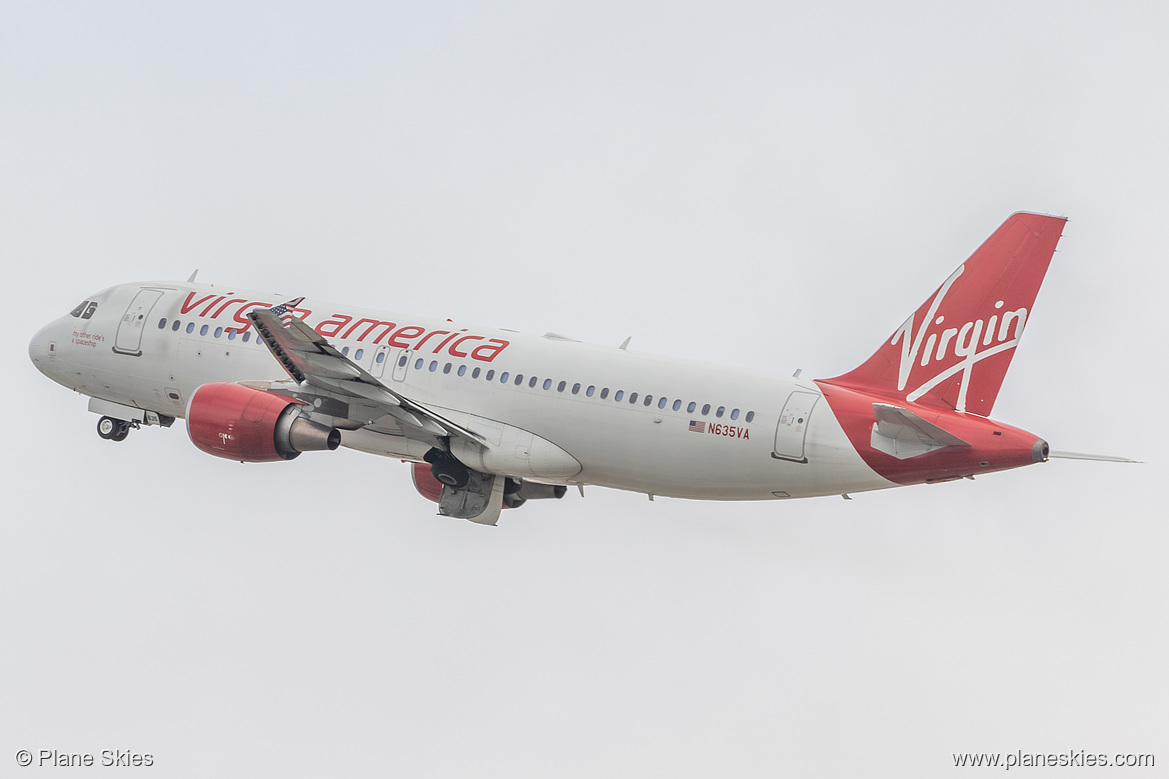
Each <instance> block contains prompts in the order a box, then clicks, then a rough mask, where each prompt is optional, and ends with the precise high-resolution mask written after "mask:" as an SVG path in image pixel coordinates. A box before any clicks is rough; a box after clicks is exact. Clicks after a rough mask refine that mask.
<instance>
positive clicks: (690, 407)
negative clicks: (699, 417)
mask: <svg viewBox="0 0 1169 779" xmlns="http://www.w3.org/2000/svg"><path fill="white" fill-rule="evenodd" d="M696 407H697V404H696V403H695V402H694V401H693V400H692V401H690V402H689V403H687V404H686V411H687V412H688V413H690V414H693V413H694V409H695V408H696Z"/></svg>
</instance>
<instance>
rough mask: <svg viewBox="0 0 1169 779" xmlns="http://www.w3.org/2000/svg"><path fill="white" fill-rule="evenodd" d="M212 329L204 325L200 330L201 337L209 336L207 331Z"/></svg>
mask: <svg viewBox="0 0 1169 779" xmlns="http://www.w3.org/2000/svg"><path fill="white" fill-rule="evenodd" d="M210 329H211V328H210V327H208V326H207V325H203V326H202V327H200V328H199V335H207V331H208V330H210Z"/></svg>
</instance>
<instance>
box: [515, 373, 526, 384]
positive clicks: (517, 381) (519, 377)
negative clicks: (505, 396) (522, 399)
mask: <svg viewBox="0 0 1169 779" xmlns="http://www.w3.org/2000/svg"><path fill="white" fill-rule="evenodd" d="M523 383H524V374H522V373H517V374H516V375H515V385H516V386H517V387H518V386H520V385H521V384H523Z"/></svg>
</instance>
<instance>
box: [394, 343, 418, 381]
mask: <svg viewBox="0 0 1169 779" xmlns="http://www.w3.org/2000/svg"><path fill="white" fill-rule="evenodd" d="M413 354H414V353H413V352H411V351H410V350H409V349H403V350H402V351H401V352H399V354H398V359H397V360H395V361H394V381H403V380H404V379H405V378H406V371H408V370H410V358H411V357H412V356H413Z"/></svg>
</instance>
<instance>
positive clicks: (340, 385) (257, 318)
mask: <svg viewBox="0 0 1169 779" xmlns="http://www.w3.org/2000/svg"><path fill="white" fill-rule="evenodd" d="M277 310H279V307H278V309H277ZM247 317H248V319H250V320H251V321H252V324H253V325H255V328H256V334H257V335H258V336H259V337H260V338H261V339H262V340H263V341H264V344H265V345H266V346H267V347H268V349H269V350H270V351H271V352H272V354H273V355H274V356H275V357H276V359H277V360H278V361H279V362H280V364H281V365H282V366H283V367H284V370H285V371H287V372H288V375H289V376H290V377H292V379H293V380H294V381H295V382H297V385H298V386H297V387H296V388H295V389H294V390H292V391H287V392H283V393H282V394H295V395H297V396H298V397H301V399H303V395H304V394H306V392H307V394H309V395H313V396H316V397H317V398H319V399H321V400H322V403H320V404H316V403H314V404H313V405H314V407H315V408H316V409H317V413H318V414H322V415H326V416H329V417H331V420H330V421H331V422H332V424H334V426H337V427H344V428H347V429H353V430H355V429H357V428H360V427H381V428H383V430H384V429H385V428H386V426H387V422H384V421H381V422H379V420H383V419H384V418H385V417H386V416H387V415H388V416H390V417H392V418H393V420H394V423H396V427H397V428H398V430H399V431H400V432H401V434H402V435H404V436H406V437H407V438H414V439H417V440H422V441H426V442H429V443H432V444H436V443H437V441H436V439H438V438H440V437H448V438H463V439H466V440H467V441H469V442H471V443H473V444H476V445H479V446H486V439H485V438H484V437H483V436H481V435H479V434H478V433H476V432H474V431H472V430H469V429H467V428H466V427H464V426H462V425H459V424H458V423H456V422H453V421H452V420H450V419H447V418H445V417H444V416H442V415H441V414H438V413H437V412H435V411H432V410H430V409H429V408H427V407H426V406H424V405H423V404H421V403H418V402H416V401H413V400H411V399H410V398H408V397H406V396H405V395H403V394H401V393H400V392H395V391H394V390H392V389H390V388H389V387H387V386H386V385H385V384H383V383H382V382H381V381H379V380H378V379H377V378H376V377H374V376H373V375H371V374H370V373H368V372H367V371H366V370H364V369H363V368H361V367H360V366H359V365H357V364H355V363H354V362H353V361H352V360H350V359H349V358H348V357H346V356H345V355H343V354H341V352H339V351H338V350H337V349H336V348H334V347H333V345H332V344H330V343H329V342H328V341H327V340H326V339H325V337H324V336H322V335H321V334H320V333H318V332H316V331H315V330H313V329H312V328H311V327H309V326H308V325H306V324H305V323H304V322H302V321H301V320H299V319H297V318H296V317H292V318H291V321H290V322H289V323H288V324H287V325H285V324H284V323H283V322H282V321H281V318H280V315H279V314H278V313H277V311H274V310H272V309H267V308H265V309H253V310H252V311H250V312H248V314H247ZM306 385H307V386H306ZM271 390H272V391H274V392H281V389H280V388H279V387H272V388H271ZM346 423H347V424H346Z"/></svg>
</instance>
